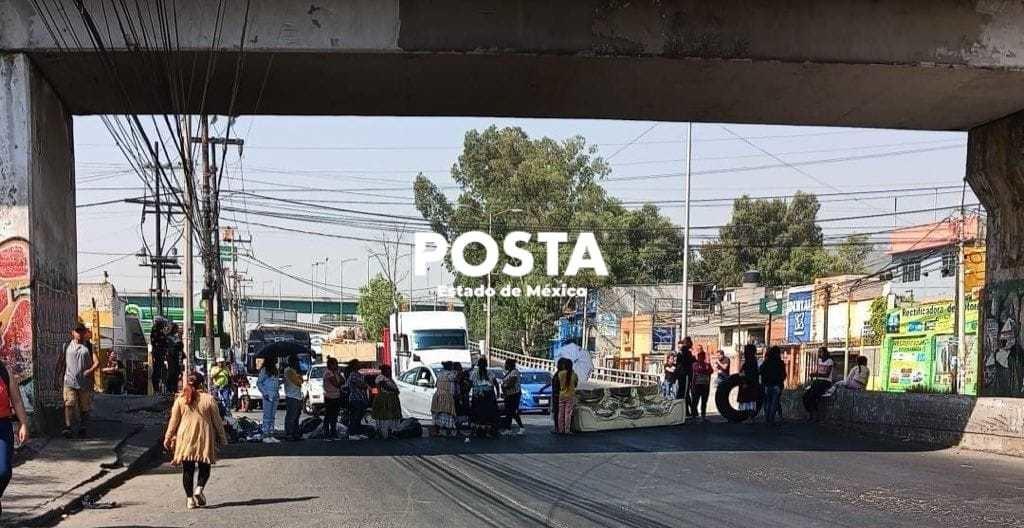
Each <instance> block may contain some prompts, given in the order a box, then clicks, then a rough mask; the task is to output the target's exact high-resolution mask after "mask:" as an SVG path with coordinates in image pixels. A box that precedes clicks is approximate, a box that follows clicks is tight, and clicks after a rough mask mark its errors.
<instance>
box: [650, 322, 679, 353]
mask: <svg viewBox="0 0 1024 528" xmlns="http://www.w3.org/2000/svg"><path fill="white" fill-rule="evenodd" d="M651 341H652V345H653V347H654V350H655V351H657V352H671V351H672V345H674V344H675V342H676V328H675V327H674V326H655V327H654V328H653V330H652V331H651Z"/></svg>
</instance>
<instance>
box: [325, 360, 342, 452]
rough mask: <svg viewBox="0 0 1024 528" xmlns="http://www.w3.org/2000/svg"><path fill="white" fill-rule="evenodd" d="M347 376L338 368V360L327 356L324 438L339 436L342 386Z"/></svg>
mask: <svg viewBox="0 0 1024 528" xmlns="http://www.w3.org/2000/svg"><path fill="white" fill-rule="evenodd" d="M344 382H345V376H344V375H342V373H341V370H340V369H339V368H338V360H337V359H335V358H333V357H329V358H327V370H326V371H325V372H324V440H328V441H330V440H334V439H336V438H338V414H340V412H341V386H342V384H343V383H344Z"/></svg>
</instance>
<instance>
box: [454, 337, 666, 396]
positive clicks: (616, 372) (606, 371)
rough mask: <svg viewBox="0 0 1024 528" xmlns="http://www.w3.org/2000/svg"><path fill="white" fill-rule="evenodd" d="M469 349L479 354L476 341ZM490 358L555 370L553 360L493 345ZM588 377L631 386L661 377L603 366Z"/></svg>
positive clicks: (653, 382) (522, 365)
mask: <svg viewBox="0 0 1024 528" xmlns="http://www.w3.org/2000/svg"><path fill="white" fill-rule="evenodd" d="M469 349H470V352H471V353H472V354H473V355H474V357H476V356H479V355H480V346H479V345H478V344H477V343H470V345H469ZM491 359H494V360H498V361H500V362H502V363H503V362H504V361H505V360H506V359H514V360H515V361H516V365H517V366H520V367H525V368H536V369H544V370H547V371H550V372H554V371H555V362H554V360H551V359H543V358H536V357H532V356H527V355H525V354H517V353H515V352H510V351H508V350H502V349H500V348H495V347H491ZM590 379H591V380H594V381H604V382H608V383H618V384H622V385H631V386H641V385H657V384H659V383H660V382H661V379H660V377H659V376H658V375H657V374H651V373H648V372H636V371H632V370H622V369H611V368H604V367H595V368H594V371H593V373H591V375H590Z"/></svg>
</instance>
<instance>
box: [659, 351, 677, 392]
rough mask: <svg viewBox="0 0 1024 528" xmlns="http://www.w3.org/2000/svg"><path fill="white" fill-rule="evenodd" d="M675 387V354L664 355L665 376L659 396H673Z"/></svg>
mask: <svg viewBox="0 0 1024 528" xmlns="http://www.w3.org/2000/svg"><path fill="white" fill-rule="evenodd" d="M675 385H676V354H666V355H665V376H664V381H663V382H662V386H661V395H662V396H664V397H666V398H671V397H672V396H674V395H675Z"/></svg>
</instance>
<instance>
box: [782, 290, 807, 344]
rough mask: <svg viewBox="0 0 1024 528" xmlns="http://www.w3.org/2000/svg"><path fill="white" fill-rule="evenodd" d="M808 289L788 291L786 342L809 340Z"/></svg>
mask: <svg viewBox="0 0 1024 528" xmlns="http://www.w3.org/2000/svg"><path fill="white" fill-rule="evenodd" d="M811 294H812V292H810V291H797V292H790V293H789V296H788V298H787V299H786V342H787V343H806V342H808V341H810V340H811Z"/></svg>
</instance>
